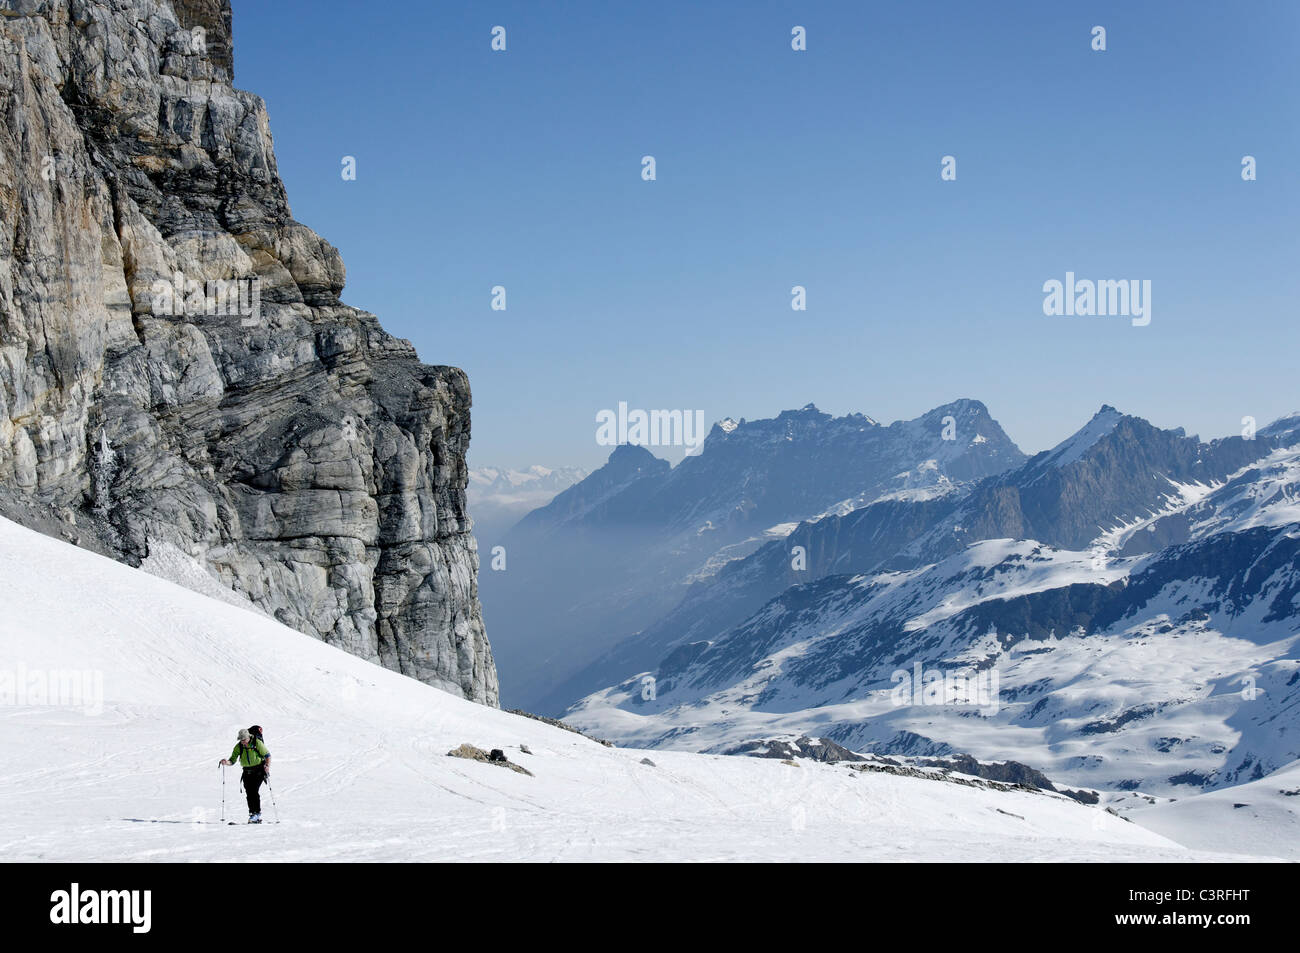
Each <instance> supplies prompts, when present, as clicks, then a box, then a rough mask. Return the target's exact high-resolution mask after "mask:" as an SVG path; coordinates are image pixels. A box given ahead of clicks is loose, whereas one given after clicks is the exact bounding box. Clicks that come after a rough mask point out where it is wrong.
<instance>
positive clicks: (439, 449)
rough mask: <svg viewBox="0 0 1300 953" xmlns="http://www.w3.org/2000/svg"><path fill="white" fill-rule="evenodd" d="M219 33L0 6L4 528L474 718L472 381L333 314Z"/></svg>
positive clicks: (80, 9)
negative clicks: (207, 586) (237, 610)
mask: <svg viewBox="0 0 1300 953" xmlns="http://www.w3.org/2000/svg"><path fill="white" fill-rule="evenodd" d="M230 24H231V11H230V4H229V0H173V2H168V0H57V2H56V0H0V512H3V513H4V515H6V516H9V517H10V518H15V519H18V520H20V521H22V522H25V523H28V524H29V525H36V526H38V527H39V528H43V529H45V530H46V531H51V528H57V531H59V532H61V533H62V534H63V535H64V536H66V537H68V538H71V539H73V540H74V541H77V542H79V543H80V544H81V545H84V546H87V547H91V548H96V549H100V550H102V551H107V552H109V553H111V554H113V555H115V556H117V557H118V558H121V559H124V560H126V561H128V562H133V563H134V562H138V561H139V560H141V559H143V558H144V557H145V556H147V554H148V553H149V550H150V547H152V546H157V545H159V544H160V543H167V544H171V545H174V546H178V547H180V548H181V549H182V550H184V551H185V552H186V553H188V554H189V555H190V556H192V557H193V558H194V559H195V560H197V561H198V562H199V563H201V564H202V565H204V566H206V567H207V568H208V570H209V571H210V572H212V573H213V574H215V575H216V576H217V577H219V578H220V579H221V580H222V581H224V582H225V583H226V584H227V585H229V586H230V587H231V588H232V589H234V590H236V591H239V592H242V593H244V594H246V595H247V596H248V597H249V598H250V599H251V600H252V601H253V602H254V603H255V604H257V605H258V606H260V607H261V608H262V609H264V610H265V611H267V612H268V613H270V614H272V615H274V616H275V617H276V618H278V619H280V620H281V621H283V622H284V623H286V624H287V625H290V626H292V627H294V628H296V629H299V630H301V631H303V632H305V633H308V634H310V635H314V636H316V637H318V638H320V639H323V640H325V641H326V642H329V643H331V644H334V645H337V646H339V647H341V648H344V649H346V650H347V651H349V652H352V653H354V654H357V655H360V656H362V657H365V658H368V659H371V660H373V661H375V662H378V663H379V664H382V665H384V666H385V667H387V668H391V669H395V670H397V671H400V672H403V673H405V674H407V675H410V676H412V677H414V678H418V679H420V680H422V681H425V682H428V683H431V684H434V685H438V686H440V687H442V688H445V689H447V690H449V691H451V692H454V693H456V694H460V695H463V696H464V697H467V698H470V699H474V700H477V701H481V702H484V703H487V704H493V705H495V704H496V703H497V679H496V670H495V666H494V663H493V659H492V653H491V650H490V648H489V646H488V642H487V638H486V635H485V632H484V628H483V623H482V620H481V616H480V612H479V606H478V594H477V584H476V573H477V565H478V555H477V551H476V547H475V543H474V538H473V536H472V535H471V533H470V528H469V522H468V519H467V518H466V515H465V485H466V479H467V471H466V465H465V452H466V449H467V447H468V443H469V436H470V416H469V411H470V390H469V384H468V381H467V380H466V377H465V375H464V373H463V372H462V371H460V370H458V369H456V368H451V367H431V366H426V365H424V364H421V363H420V362H419V359H418V358H417V356H416V354H415V351H414V349H413V348H412V347H411V345H410V344H409V343H408V342H406V341H402V340H398V339H396V338H393V337H392V336H390V335H389V334H387V333H386V332H385V331H384V330H383V328H381V327H380V325H379V323H378V321H377V320H376V318H375V317H374V316H373V315H370V314H367V313H365V312H363V311H358V310H357V309H355V308H352V307H348V306H346V305H344V304H343V303H342V302H341V300H340V298H339V295H340V293H341V291H342V289H343V283H344V268H343V262H342V260H341V259H340V257H339V254H338V252H337V250H336V249H335V248H333V247H332V246H331V245H330V244H329V243H328V242H326V241H325V240H323V239H322V238H321V237H320V236H318V235H316V234H315V233H314V232H312V231H311V230H310V229H309V228H307V227H306V226H304V225H302V224H300V223H298V222H296V221H294V219H293V217H292V215H291V213H290V210H289V205H288V202H287V199H286V195H285V191H284V186H283V184H282V183H281V181H280V178H279V176H278V174H277V171H276V162H275V155H274V151H273V147H272V141H271V133H270V129H269V126H268V120H267V113H266V108H265V105H264V103H263V102H262V100H260V99H259V98H258V97H256V96H254V95H251V94H249V93H245V92H241V91H239V90H236V89H234V88H233V86H232V80H233V72H234V68H233V52H232V48H231V29H230Z"/></svg>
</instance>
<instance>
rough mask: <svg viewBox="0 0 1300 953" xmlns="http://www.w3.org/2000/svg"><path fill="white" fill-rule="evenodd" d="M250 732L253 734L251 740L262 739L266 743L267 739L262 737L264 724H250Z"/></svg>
mask: <svg viewBox="0 0 1300 953" xmlns="http://www.w3.org/2000/svg"><path fill="white" fill-rule="evenodd" d="M248 734H249V735H250V736H251V737H250V740H251V741H254V742H257V741H261V742H263V743H265V741H266V739H265V738H263V737H262V726H261V725H249V726H248Z"/></svg>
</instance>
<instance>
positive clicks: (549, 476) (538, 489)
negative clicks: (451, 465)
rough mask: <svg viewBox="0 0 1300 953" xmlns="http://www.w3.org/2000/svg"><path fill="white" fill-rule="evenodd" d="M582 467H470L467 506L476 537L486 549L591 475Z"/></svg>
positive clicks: (481, 546)
mask: <svg viewBox="0 0 1300 953" xmlns="http://www.w3.org/2000/svg"><path fill="white" fill-rule="evenodd" d="M590 472H591V471H589V470H584V469H582V468H581V467H556V468H551V467H543V466H537V465H534V466H531V467H528V468H527V469H524V470H511V469H505V468H501V467H470V468H469V483H468V485H467V487H466V497H467V507H468V512H469V515H470V517H471V518H472V519H473V520H474V535H475V536H476V537H477V538H478V541H479V547H480V548H481V549H484V550H486V549H487V548H489V547H491V546H493V545H495V544H496V543H498V542H500V541H501V537H503V536H504V535H505V533H506V532H507V531H508V530H509V529H510V527H512V526H514V524H515V523H517V522H519V520H520V519H521V518H523V517H524V516H525V515H527V514H528V513H529V512H531V511H532V510H535V509H537V508H538V507H539V506H545V505H546V504H547V503H549V502H550V501H551V500H553V499H555V497H556V495H557V494H559V493H561V492H563V491H564V490H567V489H568V488H569V487H571V486H573V484H575V483H579V482H581V481H582V480H584V479H586V478H587V476H589V475H590Z"/></svg>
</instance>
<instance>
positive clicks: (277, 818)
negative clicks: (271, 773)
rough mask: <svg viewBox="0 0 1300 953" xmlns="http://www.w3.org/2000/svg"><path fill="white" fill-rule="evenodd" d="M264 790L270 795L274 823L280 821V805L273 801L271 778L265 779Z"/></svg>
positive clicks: (273, 789)
mask: <svg viewBox="0 0 1300 953" xmlns="http://www.w3.org/2000/svg"><path fill="white" fill-rule="evenodd" d="M266 790H267V791H268V792H270V795H271V807H273V808H275V823H277V824H279V823H280V807H279V805H278V804H276V803H275V788H273V787H271V779H270V778H267V779H266Z"/></svg>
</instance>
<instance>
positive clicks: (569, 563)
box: [480, 399, 1026, 712]
mask: <svg viewBox="0 0 1300 953" xmlns="http://www.w3.org/2000/svg"><path fill="white" fill-rule="evenodd" d="M1025 459H1026V458H1025V455H1024V454H1023V453H1021V452H1020V450H1019V448H1017V447H1016V445H1015V444H1014V442H1012V441H1011V439H1010V438H1009V437H1008V436H1007V435H1006V433H1005V432H1004V431H1003V430H1002V428H1001V427H1000V426H999V425H998V423H997V422H996V421H995V420H994V419H993V418H992V417H991V416H990V415H989V413H988V409H987V408H986V407H985V406H984V405H983V404H982V403H980V402H979V401H976V400H967V399H963V400H958V401H954V402H952V403H949V404H945V405H942V406H940V407H936V408H935V409H934V410H931V411H929V412H928V413H926V414H923V415H922V416H920V417H918V418H916V419H914V420H908V421H898V422H896V423H893V424H890V425H889V426H883V425H881V424H880V423H878V422H877V421H875V420H874V419H872V418H870V417H868V416H866V415H864V414H849V415H846V416H843V417H833V416H832V415H830V414H826V413H823V412H821V411H820V410H818V409H817V408H816V407H815V406H814V405H812V404H809V405H806V406H805V407H803V408H801V409H799V410H788V411H784V412H782V413H780V414H778V415H777V416H776V417H774V418H770V419H763V420H753V421H749V420H739V421H736V420H732V419H730V418H728V419H727V420H725V421H723V422H720V423H718V424H715V425H714V426H713V428H712V429H711V430H710V432H709V434H708V436H707V437H706V439H705V441H704V443H703V445H702V447H701V450H700V452H699V453H698V454H695V455H692V456H688V457H687V458H686V459H684V460H683V461H682V462H681V463H679V464H678V465H677V466H675V467H673V466H670V465H669V464H668V463H667V462H666V461H664V460H660V459H659V458H657V457H655V456H654V455H653V453H652V452H651V451H650V450H648V449H647V448H644V447H638V446H630V445H624V446H619V447H617V448H615V450H614V451H613V453H611V454H610V457H609V461H608V463H607V464H606V465H605V466H604V467H601V468H600V469H599V470H597V471H595V472H594V473H592V474H591V475H589V476H588V477H587V478H586V479H584V480H583V481H581V482H580V483H578V484H576V485H574V486H572V487H570V488H569V489H567V490H565V491H563V492H562V493H560V494H559V495H557V496H556V498H555V499H554V500H553V501H551V503H550V504H548V505H547V506H545V507H542V508H541V509H538V510H536V511H534V512H532V513H529V514H528V515H527V516H526V517H525V518H524V519H522V520H521V521H520V522H519V523H518V525H517V526H515V528H514V529H513V530H511V531H510V533H508V534H507V536H506V538H505V540H504V546H505V550H506V552H507V553H508V560H509V563H508V564H509V568H508V570H507V571H505V572H500V573H493V572H481V573H480V585H481V586H482V587H483V592H484V596H483V599H484V604H485V606H486V608H485V612H486V613H487V614H488V616H490V618H491V622H490V624H491V625H492V632H493V636H492V638H493V645H494V647H495V650H496V655H497V659H498V665H499V666H500V667H501V669H502V671H504V672H505V673H506V674H505V675H504V676H503V677H504V678H505V680H506V684H507V685H511V684H513V692H515V693H517V694H514V695H513V701H512V702H511V703H512V704H517V705H520V706H522V707H532V708H535V709H537V710H540V711H543V712H556V711H559V710H562V709H563V708H564V707H566V706H567V705H568V704H569V703H571V702H572V701H573V700H575V699H576V698H579V697H581V696H582V695H583V694H585V693H586V692H588V691H590V690H592V689H594V688H597V687H599V686H600V685H601V684H604V683H603V682H601V681H599V680H596V681H592V680H591V679H592V678H594V677H595V676H594V674H593V675H586V676H581V678H582V679H584V681H582V682H581V683H580V684H577V685H571V684H569V680H570V679H571V678H573V677H575V676H579V675H580V673H582V672H583V671H584V670H585V669H586V668H587V667H588V666H589V664H590V663H591V662H593V661H594V660H595V659H597V658H598V657H599V656H601V655H603V654H604V653H605V652H607V651H608V650H609V649H611V648H612V647H614V646H615V645H617V644H618V643H620V642H621V641H622V640H623V639H625V638H627V637H629V636H631V635H633V634H635V633H636V632H638V631H639V630H640V629H642V628H643V627H644V626H646V625H647V624H649V623H651V622H653V621H654V620H655V619H656V618H659V617H661V616H662V615H663V614H664V613H666V612H667V611H668V610H670V609H671V608H672V607H673V605H675V604H676V603H677V602H679V601H680V599H681V597H682V595H683V594H684V591H685V587H686V586H687V585H688V584H690V582H691V581H693V580H698V579H700V578H702V577H708V576H710V575H712V574H713V573H715V572H717V571H718V570H719V569H720V568H721V567H724V566H726V565H727V564H728V563H729V562H730V561H732V560H735V559H740V558H743V557H745V556H747V555H749V554H750V553H752V552H753V551H754V550H755V549H757V548H759V547H761V546H762V545H763V544H764V543H767V542H769V541H770V540H773V539H776V538H780V537H781V536H783V535H785V534H786V533H788V532H789V531H790V530H792V529H794V527H795V526H797V525H798V523H799V522H801V521H803V520H806V519H810V518H813V517H815V516H819V515H823V514H826V513H828V512H832V511H839V510H844V509H852V508H853V507H855V506H857V505H859V504H861V503H862V502H864V501H870V500H874V499H877V498H879V497H881V496H885V495H889V494H903V495H907V494H920V495H932V496H933V495H943V494H945V493H948V492H950V491H951V489H952V488H953V487H954V486H955V485H958V484H960V483H964V482H966V481H975V480H978V479H980V478H983V477H986V476H989V475H991V474H993V473H997V472H1001V471H1003V470H1005V469H1008V468H1010V467H1015V466H1018V465H1020V464H1021V463H1022V462H1023V461H1024V460H1025Z"/></svg>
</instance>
